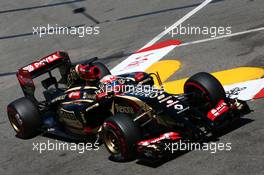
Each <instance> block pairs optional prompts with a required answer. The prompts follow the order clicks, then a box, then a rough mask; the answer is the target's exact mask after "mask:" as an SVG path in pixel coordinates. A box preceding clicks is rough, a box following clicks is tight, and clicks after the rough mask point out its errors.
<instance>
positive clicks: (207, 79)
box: [184, 72, 226, 108]
mask: <svg viewBox="0 0 264 175" xmlns="http://www.w3.org/2000/svg"><path fill="white" fill-rule="evenodd" d="M184 93H186V94H193V95H192V96H191V97H192V98H191V99H190V100H191V102H192V103H193V104H194V105H201V104H202V105H207V106H208V107H209V108H211V107H214V106H215V105H216V104H217V103H218V102H219V101H220V100H222V99H223V100H225V99H226V93H225V90H224V88H223V86H222V85H221V83H220V82H219V81H218V80H217V79H216V78H215V77H214V76H212V75H211V74H209V73H206V72H199V73H197V74H195V75H193V76H191V77H190V78H189V79H188V80H187V81H186V82H185V84H184Z"/></svg>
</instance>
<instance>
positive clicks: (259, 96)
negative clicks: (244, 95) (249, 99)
mask: <svg viewBox="0 0 264 175" xmlns="http://www.w3.org/2000/svg"><path fill="white" fill-rule="evenodd" d="M259 98H264V88H262V89H261V90H260V91H259V92H258V93H257V94H256V95H255V96H254V97H253V99H259Z"/></svg>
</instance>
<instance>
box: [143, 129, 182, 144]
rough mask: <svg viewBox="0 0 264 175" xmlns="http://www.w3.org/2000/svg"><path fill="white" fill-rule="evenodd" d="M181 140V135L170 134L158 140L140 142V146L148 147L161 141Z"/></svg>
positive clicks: (163, 135)
mask: <svg viewBox="0 0 264 175" xmlns="http://www.w3.org/2000/svg"><path fill="white" fill-rule="evenodd" d="M180 138H181V136H180V135H179V133H177V132H168V133H165V134H162V135H160V136H159V137H157V138H153V139H148V140H143V141H140V142H138V145H142V146H147V145H149V144H153V143H158V142H160V141H161V140H165V139H168V140H178V139H180Z"/></svg>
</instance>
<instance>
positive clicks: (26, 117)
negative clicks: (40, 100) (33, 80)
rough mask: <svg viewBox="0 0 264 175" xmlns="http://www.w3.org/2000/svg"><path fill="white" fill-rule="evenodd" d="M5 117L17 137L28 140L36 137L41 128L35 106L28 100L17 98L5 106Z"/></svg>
mask: <svg viewBox="0 0 264 175" xmlns="http://www.w3.org/2000/svg"><path fill="white" fill-rule="evenodd" d="M7 115H8V119H9V121H10V123H11V126H12V127H13V129H14V130H15V132H16V133H17V137H19V138H22V139H28V138H32V137H34V136H36V135H37V134H38V130H39V129H40V127H41V123H42V122H41V117H40V114H39V110H38V107H37V105H36V104H35V103H34V102H32V100H30V99H29V98H26V97H22V98H19V99H17V100H15V101H13V102H12V103H10V104H9V105H8V106H7Z"/></svg>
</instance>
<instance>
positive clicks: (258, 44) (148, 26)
mask: <svg viewBox="0 0 264 175" xmlns="http://www.w3.org/2000/svg"><path fill="white" fill-rule="evenodd" d="M201 2H202V1H201V0H180V1H174V0H162V1H161V0H152V1H147V0H134V1H128V0H123V1H115V0H108V1H103V0H97V1H92V0H79V1H78V0H68V1H62V0H61V1H59V0H56V1H53V0H46V1H44V0H39V1H33V0H27V1H24V2H23V3H21V2H18V1H15V0H9V1H1V3H0V4H1V5H0V18H1V20H0V53H1V57H0V62H1V67H0V108H1V109H0V114H1V117H0V174H1V175H6V174H18V173H19V174H43V175H44V174H186V175H187V174H202V175H207V174H215V175H220V174H258V175H261V174H264V166H263V162H264V149H263V145H264V137H263V135H264V129H263V126H264V118H263V114H264V110H263V107H264V101H263V100H258V101H254V102H250V106H251V108H252V109H253V110H254V112H252V113H250V114H248V115H246V116H245V117H244V119H242V120H241V121H239V123H237V124H236V126H237V127H235V129H234V130H232V131H231V132H228V133H226V134H225V135H223V136H221V137H219V141H218V142H223V143H227V142H231V143H232V150H231V151H218V152H217V153H215V154H212V153H210V152H208V151H191V152H188V153H186V154H183V155H181V156H179V157H176V158H175V159H172V160H170V161H167V162H164V163H160V164H159V165H158V166H156V168H153V167H152V166H150V165H146V164H141V163H139V162H137V161H133V162H128V163H116V162H112V161H110V160H108V153H107V151H106V149H105V148H104V147H103V146H101V147H100V149H99V150H98V151H86V152H85V153H84V154H79V153H77V152H74V151H73V152H71V151H49V152H44V153H42V154H40V153H38V152H36V151H32V149H33V146H32V143H33V142H47V140H48V138H46V137H42V136H38V137H36V138H34V139H31V140H21V139H17V138H16V137H15V136H14V131H13V129H12V128H11V127H10V124H9V122H8V119H7V115H6V106H7V104H8V103H9V102H10V101H12V100H14V99H16V98H18V97H20V96H22V92H21V90H20V88H19V86H18V83H17V80H16V78H15V76H14V75H13V72H14V71H16V70H17V68H18V67H21V66H23V65H25V64H27V63H29V62H32V61H33V60H36V59H37V58H40V57H42V56H44V55H47V54H49V53H51V52H53V51H56V50H65V51H68V52H69V55H70V57H71V59H72V60H73V61H80V60H83V59H87V58H89V57H94V56H98V57H100V58H104V59H102V61H104V62H105V63H107V64H108V65H109V66H110V67H113V66H115V65H116V64H118V63H119V62H120V61H122V60H124V59H125V58H126V57H127V53H130V52H133V51H136V50H137V49H139V48H141V47H142V46H144V45H145V44H146V43H147V42H149V41H150V40H151V39H153V38H154V37H155V36H156V35H157V34H159V33H160V32H162V31H163V30H164V27H165V26H170V25H171V24H173V23H174V22H175V21H177V20H179V19H180V18H181V17H182V16H184V15H185V14H187V13H188V12H189V11H191V10H192V9H193V8H195V7H196V6H197V5H199V3H201ZM79 7H85V8H86V11H85V12H84V13H77V14H74V13H73V9H75V8H79ZM263 7H264V2H263V1H261V0H232V1H229V0H222V1H217V2H215V3H212V4H209V5H207V6H206V7H205V8H203V9H202V10H200V11H199V12H198V13H196V14H195V15H193V16H192V17H191V18H189V19H188V20H187V21H185V22H184V24H190V25H198V26H231V27H232V32H233V33H235V32H242V31H246V30H249V29H253V28H259V27H263V26H264V23H263V17H264V8H263ZM98 22H99V24H96V23H98ZM47 24H53V25H55V24H60V25H62V26H76V25H86V26H92V25H98V26H100V34H99V35H97V36H86V37H84V38H79V37H78V36H65V35H53V36H45V37H42V38H39V37H38V36H33V35H31V33H32V27H33V26H40V25H44V26H46V25H47ZM208 37H209V36H202V35H188V36H187V35H184V36H177V37H175V38H174V39H181V40H182V42H183V43H185V42H190V41H195V40H200V39H204V38H208ZM166 39H171V38H170V37H169V36H165V37H163V38H162V39H161V41H162V40H166ZM263 50H264V31H259V32H254V33H249V34H245V35H239V36H235V37H228V38H224V39H219V40H215V41H210V42H204V43H200V44H194V45H187V46H184V47H179V48H176V49H174V50H173V51H172V52H170V53H169V54H168V55H166V56H165V57H164V59H177V60H179V61H181V63H182V67H181V69H180V70H179V71H178V72H177V74H175V75H173V77H171V78H170V80H173V79H179V78H183V77H186V76H190V75H192V74H194V73H196V72H199V71H207V72H215V71H221V70H225V69H230V68H234V67H239V66H243V65H246V64H247V63H249V62H251V61H252V60H254V59H259V60H261V59H262V60H263V57H264V53H263ZM113 55H114V56H113ZM260 62H261V61H258V62H255V63H254V64H256V65H255V66H261V65H258V64H260ZM262 63H263V62H262ZM262 66H263V64H262Z"/></svg>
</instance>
